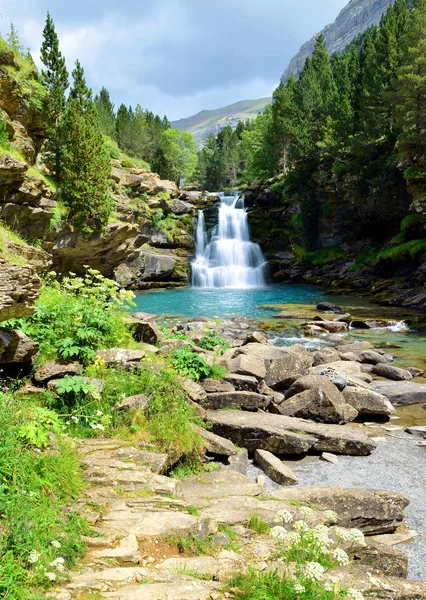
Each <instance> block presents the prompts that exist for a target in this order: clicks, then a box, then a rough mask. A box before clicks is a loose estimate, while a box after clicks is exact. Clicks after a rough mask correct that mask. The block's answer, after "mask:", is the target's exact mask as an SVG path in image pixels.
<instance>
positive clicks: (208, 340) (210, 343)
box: [198, 331, 231, 354]
mask: <svg viewBox="0 0 426 600" xmlns="http://www.w3.org/2000/svg"><path fill="white" fill-rule="evenodd" d="M198 346H199V347H200V348H204V350H214V348H216V346H219V347H220V350H221V353H222V354H223V353H224V352H225V350H228V348H230V347H231V346H230V345H229V344H228V343H227V342H225V340H224V339H223V338H221V337H219V336H218V335H217V334H216V333H215V332H214V331H209V332H208V333H206V335H205V336H203V337H202V338H201V340H200V341H199V343H198Z"/></svg>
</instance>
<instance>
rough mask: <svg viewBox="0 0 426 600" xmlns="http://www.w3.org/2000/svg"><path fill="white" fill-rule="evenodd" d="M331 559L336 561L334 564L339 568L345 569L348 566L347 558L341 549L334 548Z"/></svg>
mask: <svg viewBox="0 0 426 600" xmlns="http://www.w3.org/2000/svg"><path fill="white" fill-rule="evenodd" d="M333 559H334V560H335V561H336V564H338V565H339V567H345V566H346V565H348V564H349V556H348V555H347V554H346V552H345V551H344V550H342V548H336V550H335V551H334V552H333Z"/></svg>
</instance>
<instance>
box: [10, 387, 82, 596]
mask: <svg viewBox="0 0 426 600" xmlns="http://www.w3.org/2000/svg"><path fill="white" fill-rule="evenodd" d="M38 417H41V418H42V422H43V425H42V427H43V429H44V430H45V429H48V430H49V431H52V429H53V428H56V425H53V423H56V422H57V418H56V417H55V418H54V417H53V416H51V417H50V416H49V414H48V411H46V410H45V409H42V408H40V407H37V406H33V405H28V404H25V403H23V401H22V400H21V399H19V400H15V399H13V398H12V396H10V395H7V394H0V430H1V432H2V435H1V443H0V513H1V515H2V521H1V522H2V535H1V536H0V597H7V598H8V599H10V600H36V599H39V598H40V599H41V598H42V596H43V597H44V594H42V590H43V589H46V588H48V587H49V586H50V585H51V582H50V580H49V578H48V577H47V576H46V572H48V573H52V572H53V573H54V576H55V577H56V578H57V579H58V580H59V579H60V578H61V577H62V576H63V574H62V573H61V570H60V568H59V567H56V566H55V563H54V565H53V566H52V565H51V563H52V561H55V560H57V559H58V558H59V557H63V559H62V558H61V559H60V561H59V562H60V563H61V564H62V560H63V564H64V567H65V569H66V568H68V567H70V566H72V565H73V564H74V563H75V562H76V560H77V558H79V557H80V556H82V554H83V553H84V543H83V542H82V539H81V535H82V534H84V535H87V534H89V529H88V527H87V525H86V523H85V521H84V520H83V519H81V518H80V517H79V516H77V515H76V514H75V513H73V512H71V511H69V510H67V511H65V510H64V508H65V506H69V505H70V504H72V503H73V501H74V500H75V499H76V498H77V496H78V494H79V493H80V491H81V489H82V487H83V480H82V476H81V472H80V466H79V461H78V458H77V455H76V453H75V450H74V448H73V446H72V445H71V443H70V442H69V441H67V440H65V439H62V437H61V436H58V437H57V442H58V444H59V452H58V453H56V452H55V453H51V452H44V451H40V450H38V449H37V448H35V446H42V447H44V445H45V444H44V441H43V440H40V437H39V435H40V434H39V433H37V432H34V431H32V430H31V429H28V428H27V427H26V425H27V424H28V423H29V424H34V423H35V419H37V418H38ZM49 419H50V420H51V423H52V425H49ZM31 431H32V433H29V432H31ZM22 432H26V434H25V435H22ZM27 434H28V435H29V436H30V438H31V439H28V435H27ZM35 450H37V451H35ZM56 564H57V563H56ZM35 588H37V589H38V590H39V592H37V591H36V590H35Z"/></svg>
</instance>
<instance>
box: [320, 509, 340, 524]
mask: <svg viewBox="0 0 426 600" xmlns="http://www.w3.org/2000/svg"><path fill="white" fill-rule="evenodd" d="M322 514H323V515H324V517H325V518H326V519H327V521H332V522H334V523H335V522H336V521H337V520H338V518H339V517H338V515H337V513H336V512H334V510H325V511H324V512H323V513H322Z"/></svg>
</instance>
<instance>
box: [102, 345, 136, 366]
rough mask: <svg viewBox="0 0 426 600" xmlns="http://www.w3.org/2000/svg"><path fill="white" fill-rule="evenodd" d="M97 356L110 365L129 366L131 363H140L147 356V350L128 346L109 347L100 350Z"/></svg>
mask: <svg viewBox="0 0 426 600" xmlns="http://www.w3.org/2000/svg"><path fill="white" fill-rule="evenodd" d="M96 356H97V358H100V359H101V360H102V361H103V362H104V363H106V364H107V365H108V366H113V365H126V366H127V365H130V364H131V363H140V361H141V360H142V359H143V358H144V356H145V352H144V351H143V350H129V349H127V348H108V350H98V351H97V352H96Z"/></svg>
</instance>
